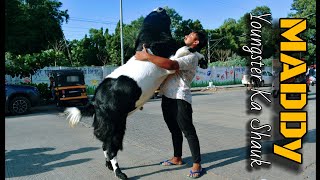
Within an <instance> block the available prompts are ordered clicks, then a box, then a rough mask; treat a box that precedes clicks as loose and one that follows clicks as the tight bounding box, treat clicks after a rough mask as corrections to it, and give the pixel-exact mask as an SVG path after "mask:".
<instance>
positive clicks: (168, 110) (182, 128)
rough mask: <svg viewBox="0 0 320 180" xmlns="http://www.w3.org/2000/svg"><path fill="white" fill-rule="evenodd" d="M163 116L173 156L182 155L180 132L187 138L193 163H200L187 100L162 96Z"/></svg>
mask: <svg viewBox="0 0 320 180" xmlns="http://www.w3.org/2000/svg"><path fill="white" fill-rule="evenodd" d="M161 107H162V113H163V118H164V120H165V122H166V124H167V126H168V128H169V130H170V132H171V135H172V143H173V149H174V156H175V157H181V156H182V141H183V137H182V132H183V134H184V136H185V137H186V138H187V140H188V143H189V147H190V151H191V154H192V159H193V162H194V163H200V161H201V156H200V145H199V139H198V136H197V133H196V129H195V128H194V126H193V123H192V107H191V104H189V103H188V102H187V101H184V100H180V99H171V98H167V97H166V96H162V103H161Z"/></svg>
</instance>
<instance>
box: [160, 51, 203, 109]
mask: <svg viewBox="0 0 320 180" xmlns="http://www.w3.org/2000/svg"><path fill="white" fill-rule="evenodd" d="M201 58H204V56H203V55H202V54H200V53H198V52H194V53H190V54H188V55H186V56H183V57H180V58H177V59H175V61H177V62H178V64H179V70H177V71H176V73H174V74H170V75H169V76H168V77H167V79H166V80H165V81H164V82H163V83H162V85H161V86H160V94H161V95H165V96H166V97H168V98H171V99H182V100H185V101H187V102H188V103H190V104H191V103H192V95H191V90H190V89H191V83H192V80H193V78H194V76H195V74H196V70H197V66H198V61H199V60H200V59H201Z"/></svg>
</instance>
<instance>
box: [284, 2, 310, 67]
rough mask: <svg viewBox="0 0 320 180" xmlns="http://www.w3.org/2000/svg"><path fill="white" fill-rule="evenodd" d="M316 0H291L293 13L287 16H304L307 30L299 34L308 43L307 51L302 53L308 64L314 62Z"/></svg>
mask: <svg viewBox="0 0 320 180" xmlns="http://www.w3.org/2000/svg"><path fill="white" fill-rule="evenodd" d="M315 7H316V0H293V3H292V5H291V10H293V11H294V12H293V13H290V14H289V17H294V18H306V19H307V30H306V31H304V32H303V33H302V35H301V37H302V38H303V39H305V40H306V41H307V43H308V51H307V53H303V56H304V58H305V59H306V61H307V63H308V64H312V63H315V61H316V56H315V49H316V8H315Z"/></svg>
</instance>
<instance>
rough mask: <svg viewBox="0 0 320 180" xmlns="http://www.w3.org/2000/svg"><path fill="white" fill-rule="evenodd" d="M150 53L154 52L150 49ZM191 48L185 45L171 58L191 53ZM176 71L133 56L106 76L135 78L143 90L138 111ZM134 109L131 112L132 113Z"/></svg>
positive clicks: (138, 102)
mask: <svg viewBox="0 0 320 180" xmlns="http://www.w3.org/2000/svg"><path fill="white" fill-rule="evenodd" d="M148 52H149V53H152V52H151V51H150V49H148ZM190 53H191V52H190V51H189V48H188V47H187V46H183V47H181V48H180V49H178V51H177V52H176V54H175V55H174V56H172V57H170V59H171V60H174V59H177V58H179V57H182V56H185V55H188V54H190ZM173 73H175V70H166V69H163V68H160V67H158V66H157V65H155V64H153V63H151V62H149V61H138V60H136V59H135V57H134V56H133V57H131V58H130V59H129V60H128V62H127V63H126V64H124V65H122V66H120V67H118V68H117V69H115V70H114V71H113V72H112V73H111V74H109V75H108V76H106V78H118V77H119V76H121V75H124V76H128V77H130V78H132V79H134V80H135V81H136V82H137V84H138V86H139V87H140V88H141V90H142V94H141V96H140V98H139V100H138V101H137V102H136V107H137V108H136V109H135V110H134V111H136V110H137V109H139V108H140V107H141V106H143V105H144V104H145V103H146V102H147V101H148V100H149V99H150V98H151V97H152V95H153V94H154V91H155V90H157V89H158V88H159V86H160V85H161V83H162V82H163V81H164V80H165V78H166V77H167V76H168V75H169V74H173ZM134 111H132V112H130V113H129V115H130V114H132V113H133V112H134Z"/></svg>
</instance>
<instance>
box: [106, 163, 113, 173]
mask: <svg viewBox="0 0 320 180" xmlns="http://www.w3.org/2000/svg"><path fill="white" fill-rule="evenodd" d="M106 167H107V168H108V169H110V170H111V171H113V167H112V164H111V162H110V161H106Z"/></svg>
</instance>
